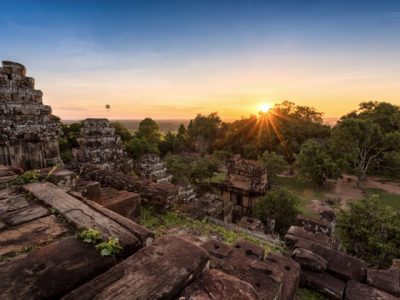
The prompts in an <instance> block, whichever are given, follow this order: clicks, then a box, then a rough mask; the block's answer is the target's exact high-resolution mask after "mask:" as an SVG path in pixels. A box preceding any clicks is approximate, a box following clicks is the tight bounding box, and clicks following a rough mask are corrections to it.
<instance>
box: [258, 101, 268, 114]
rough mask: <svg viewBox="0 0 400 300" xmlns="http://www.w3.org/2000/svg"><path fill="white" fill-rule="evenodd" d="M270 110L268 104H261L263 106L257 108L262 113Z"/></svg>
mask: <svg viewBox="0 0 400 300" xmlns="http://www.w3.org/2000/svg"><path fill="white" fill-rule="evenodd" d="M270 109H271V105H270V104H268V103H263V104H261V105H260V106H259V110H260V111H261V112H264V113H266V112H268V111H269V110H270Z"/></svg>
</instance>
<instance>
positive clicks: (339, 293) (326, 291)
mask: <svg viewBox="0 0 400 300" xmlns="http://www.w3.org/2000/svg"><path fill="white" fill-rule="evenodd" d="M300 286H303V287H304V286H306V287H308V288H310V289H313V290H316V291H318V292H319V293H321V294H323V295H324V296H325V297H327V298H328V299H334V300H342V299H343V296H344V292H345V288H346V284H345V282H344V281H342V280H340V279H339V278H336V277H334V276H332V275H330V274H328V273H320V272H313V271H309V270H302V271H301V276H300ZM361 299H362V298H359V299H358V300H361Z"/></svg>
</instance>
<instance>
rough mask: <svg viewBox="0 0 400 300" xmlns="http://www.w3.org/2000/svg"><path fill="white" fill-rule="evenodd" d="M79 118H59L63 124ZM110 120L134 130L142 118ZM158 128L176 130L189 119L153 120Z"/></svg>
mask: <svg viewBox="0 0 400 300" xmlns="http://www.w3.org/2000/svg"><path fill="white" fill-rule="evenodd" d="M79 121H80V120H61V122H62V123H63V124H66V125H69V124H72V123H77V122H79ZM110 121H111V122H119V123H121V124H122V125H124V126H125V127H126V128H127V129H128V130H129V131H130V132H132V133H133V132H135V131H137V130H138V129H139V123H140V122H141V121H142V120H133V119H132V120H117V119H116V120H110ZM155 121H156V122H157V124H158V126H159V128H160V133H162V134H165V133H167V132H168V131H171V132H174V133H175V132H178V128H179V126H180V125H181V124H183V125H185V126H187V125H188V124H189V121H190V120H183V119H182V120H155Z"/></svg>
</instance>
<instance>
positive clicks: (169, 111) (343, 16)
mask: <svg viewBox="0 0 400 300" xmlns="http://www.w3.org/2000/svg"><path fill="white" fill-rule="evenodd" d="M0 5H1V11H0V41H1V42H0V43H1V46H0V59H2V60H6V59H7V60H14V61H18V62H21V63H23V64H25V65H26V66H27V68H28V74H29V75H30V76H33V77H35V78H36V82H37V88H40V89H42V90H43V92H44V95H45V98H44V99H45V102H46V104H50V105H52V107H53V110H54V113H55V114H58V115H60V116H61V117H63V118H67V119H70V118H82V117H86V116H88V117H89V116H91V117H93V116H103V115H106V116H109V117H110V118H119V117H121V118H141V117H145V116H150V117H155V118H190V117H192V116H194V115H195V114H196V113H198V112H211V111H218V112H219V113H220V114H221V115H222V116H223V117H224V118H227V119H229V118H236V117H240V116H241V115H247V114H249V113H255V112H256V111H257V107H258V106H259V105H260V104H261V103H264V102H268V103H270V104H274V103H276V102H280V101H282V100H286V99H289V100H292V101H294V102H296V103H299V104H303V105H310V106H314V107H316V108H317V109H319V110H321V111H324V112H326V115H328V116H339V115H341V114H344V113H346V112H348V111H349V110H351V109H354V108H356V106H357V104H358V103H359V102H361V101H365V100H370V99H372V100H385V101H391V102H393V103H396V104H400V93H399V90H400V89H399V88H400V83H399V82H400V80H399V79H400V59H399V53H400V1H339V0H318V1H317V0H314V1H267V0H265V1H250V0H247V1H245V0H243V1H241V0H231V1H222V0H221V1H219V0H213V1H207V0H181V1H84V0H81V1H74V0H73V1H34V0H31V1H19V0H15V1H9V0H8V1H3V0H0ZM107 103H109V104H111V106H112V109H111V110H110V112H106V111H104V105H105V104H107Z"/></svg>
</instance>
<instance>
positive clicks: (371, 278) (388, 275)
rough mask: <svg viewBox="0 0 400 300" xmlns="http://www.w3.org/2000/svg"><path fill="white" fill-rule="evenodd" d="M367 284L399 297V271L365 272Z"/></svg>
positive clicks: (373, 270)
mask: <svg viewBox="0 0 400 300" xmlns="http://www.w3.org/2000/svg"><path fill="white" fill-rule="evenodd" d="M367 284H368V285H370V286H372V287H375V288H377V289H380V290H382V291H385V292H388V293H389V294H392V295H395V296H399V297H400V270H398V271H397V272H396V271H392V270H375V269H369V270H368V271H367Z"/></svg>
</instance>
